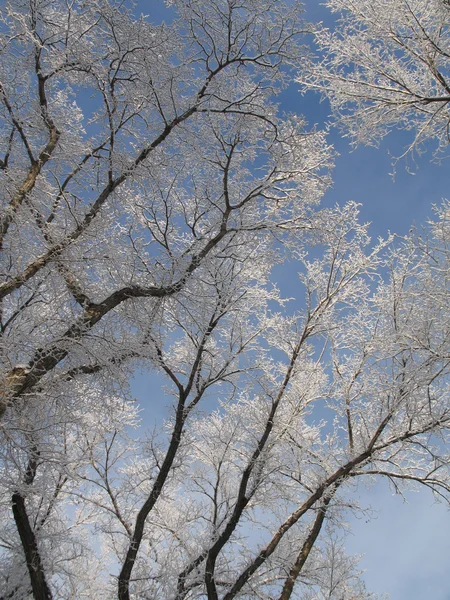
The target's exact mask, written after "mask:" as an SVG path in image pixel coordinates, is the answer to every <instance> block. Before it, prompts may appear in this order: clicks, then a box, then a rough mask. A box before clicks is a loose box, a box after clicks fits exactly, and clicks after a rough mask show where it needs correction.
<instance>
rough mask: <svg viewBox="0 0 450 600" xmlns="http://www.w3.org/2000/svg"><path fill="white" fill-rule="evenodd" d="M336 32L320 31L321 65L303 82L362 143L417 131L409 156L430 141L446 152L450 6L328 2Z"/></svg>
mask: <svg viewBox="0 0 450 600" xmlns="http://www.w3.org/2000/svg"><path fill="white" fill-rule="evenodd" d="M326 4H327V6H328V7H329V8H330V9H331V10H333V11H335V12H336V13H337V14H338V16H339V18H338V21H337V23H336V27H335V30H334V31H330V30H328V29H326V28H324V27H318V28H317V30H316V32H315V39H316V42H317V44H318V48H319V50H320V53H321V56H322V57H323V58H322V59H321V62H320V64H319V65H315V66H314V68H313V69H312V70H311V71H310V72H309V74H307V75H304V74H301V75H300V78H301V80H302V82H303V83H304V84H305V86H306V87H308V88H312V89H315V90H318V91H320V92H321V93H322V94H323V95H324V96H326V97H327V98H329V100H330V102H331V106H332V109H333V112H334V114H335V117H336V120H337V122H338V123H340V124H341V125H343V127H344V129H345V131H347V132H348V133H349V135H350V136H351V137H352V138H353V140H355V141H356V142H367V143H376V142H377V141H378V140H379V139H380V138H381V137H383V136H385V135H386V134H387V133H388V132H389V131H390V130H391V129H394V128H400V129H404V130H406V131H411V132H412V135H411V136H410V140H411V141H410V143H409V145H408V146H407V147H406V149H405V154H406V153H407V152H409V151H412V150H419V149H420V146H421V145H422V144H424V143H425V142H429V141H431V143H432V144H433V143H434V144H435V145H436V146H437V147H436V154H437V155H439V157H442V156H445V155H447V154H448V144H449V124H450V110H449V106H450V26H449V20H450V17H449V11H450V7H449V6H448V4H447V3H446V2H443V1H442V0H391V1H389V2H386V1H385V0H374V1H372V0H329V1H328V2H326Z"/></svg>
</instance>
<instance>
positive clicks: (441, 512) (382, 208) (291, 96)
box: [133, 0, 450, 600]
mask: <svg viewBox="0 0 450 600" xmlns="http://www.w3.org/2000/svg"><path fill="white" fill-rule="evenodd" d="M305 4H306V13H305V18H307V19H309V20H311V21H319V20H322V21H325V22H326V23H327V24H329V25H330V26H332V19H331V18H330V15H329V13H328V11H327V9H325V8H324V7H323V6H321V5H320V4H319V3H318V2H317V1H316V0H306V2H305ZM137 12H143V13H145V14H149V15H150V19H151V20H152V19H154V20H156V21H159V20H161V19H162V18H165V17H164V16H165V15H166V14H167V13H165V9H164V6H163V2H162V0H141V1H140V2H139V3H138V5H137ZM168 19H169V20H170V16H169V15H168ZM281 100H282V106H281V108H282V109H283V110H286V111H289V112H296V113H298V114H302V115H304V116H305V117H306V118H307V120H308V121H309V123H310V124H311V125H312V124H317V125H318V127H320V128H323V127H325V126H326V124H327V123H328V122H329V121H330V118H329V112H330V111H329V106H328V105H327V103H325V102H323V103H322V104H320V103H319V98H318V96H317V95H315V94H313V93H309V94H306V95H301V94H299V91H298V88H297V87H296V86H295V85H292V86H291V87H290V88H289V90H288V91H287V92H285V93H283V95H282V98H281ZM409 140H410V138H409V135H408V134H406V133H405V132H403V133H402V132H393V133H391V134H390V135H389V136H388V137H387V138H386V139H385V140H383V142H382V143H381V144H380V147H379V148H378V149H377V148H368V147H358V148H356V149H352V148H351V147H350V145H349V142H348V140H347V139H344V138H343V137H342V135H341V134H340V132H339V131H338V130H337V129H335V128H333V127H330V130H329V141H330V143H332V144H333V145H334V147H335V149H336V151H337V152H338V153H339V156H338V158H337V160H336V168H335V171H334V176H333V179H334V186H333V189H331V190H330V191H329V192H327V194H326V196H325V198H324V203H325V204H327V205H333V204H336V203H339V204H342V203H344V202H346V201H348V200H354V201H356V202H358V203H361V204H362V206H361V219H362V221H364V222H370V223H371V226H370V233H371V235H372V237H373V238H376V237H378V236H380V235H381V236H386V234H387V232H388V231H391V232H396V233H398V234H400V235H403V234H406V233H407V232H408V231H409V229H410V228H411V225H412V224H414V223H415V224H416V225H418V226H420V224H422V223H424V222H425V221H426V219H427V218H428V217H431V216H432V213H433V211H432V205H433V204H440V203H441V201H442V199H443V198H445V197H446V196H447V195H448V194H447V189H448V163H447V164H446V163H445V162H444V164H443V165H436V164H433V163H431V162H430V161H431V158H432V156H431V153H426V154H425V155H423V156H421V157H418V158H417V164H415V165H414V164H412V163H411V161H409V163H406V162H404V161H403V162H402V161H401V162H400V163H399V164H398V165H397V169H396V176H395V179H394V178H393V177H392V175H390V173H391V172H392V158H391V155H390V154H389V152H390V153H391V154H392V155H399V154H401V152H402V148H403V147H404V146H405V145H406V144H407V143H408V141H409ZM407 166H409V167H410V168H413V169H414V172H415V174H414V175H412V174H410V173H409V172H408V171H407V170H406V167H407ZM284 275H285V276H286V280H288V279H290V278H292V275H293V274H292V273H288V272H286V273H284ZM158 388H159V386H158V384H157V380H156V378H155V377H153V376H152V377H148V376H146V377H142V376H139V377H137V378H136V381H135V385H134V386H133V389H134V392H135V393H136V395H137V396H139V397H140V398H141V399H142V400H143V401H144V403H145V402H148V401H149V396H150V397H153V402H152V405H153V410H152V413H153V414H154V415H155V416H156V415H157V416H156V418H157V419H158V418H161V415H162V413H163V409H162V406H163V405H164V404H167V403H168V402H169V399H166V400H163V399H162V398H161V392H160V391H159V389H158ZM359 495H360V501H361V505H362V506H364V507H369V506H371V507H372V508H373V509H374V511H375V513H374V517H373V518H372V519H370V520H369V519H367V518H364V517H362V518H360V519H355V518H349V521H350V529H351V534H350V535H349V537H348V540H347V543H346V545H347V548H348V551H349V552H350V553H356V554H365V557H364V558H363V560H362V562H361V567H362V568H364V569H366V572H365V575H364V578H365V580H366V582H367V586H368V588H369V589H370V590H371V591H373V592H383V591H385V592H388V593H389V594H390V598H391V600H450V587H449V586H448V575H447V573H448V557H449V556H450V513H449V511H448V509H447V508H446V507H445V506H443V505H442V504H441V505H439V504H435V503H434V500H433V497H432V496H431V494H430V493H428V492H427V491H426V490H423V491H421V492H419V493H409V494H407V495H406V500H407V503H405V500H404V499H402V498H401V497H398V496H393V493H392V491H390V490H389V488H388V486H387V484H385V483H379V484H377V485H376V486H375V487H373V488H371V489H370V490H367V489H365V488H363V487H361V488H360V490H359Z"/></svg>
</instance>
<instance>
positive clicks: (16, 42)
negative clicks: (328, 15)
mask: <svg viewBox="0 0 450 600" xmlns="http://www.w3.org/2000/svg"><path fill="white" fill-rule="evenodd" d="M168 4H170V6H171V7H172V9H173V10H174V14H175V18H174V19H173V21H170V23H165V22H160V23H152V21H151V19H150V18H144V17H138V16H137V15H136V14H135V12H134V10H133V7H132V6H128V7H127V6H126V5H124V4H123V3H121V2H117V3H115V2H114V1H112V0H94V1H92V2H89V3H85V2H84V1H77V0H74V1H73V2H70V3H68V2H62V1H61V2H60V1H59V0H58V1H51V2H49V1H47V0H26V1H25V0H14V1H13V0H11V1H10V2H6V3H5V4H4V6H3V7H2V9H1V13H0V15H1V17H0V22H1V25H0V44H1V45H0V47H1V53H0V178H1V190H2V194H1V214H0V265H1V267H0V268H1V274H0V340H1V341H0V352H1V358H0V382H1V383H0V418H1V429H0V436H1V445H0V448H1V450H0V479H1V487H0V497H1V503H0V511H1V528H0V544H1V550H0V597H1V598H5V599H6V598H8V599H13V600H24V599H28V598H34V599H35V600H51V599H54V600H56V599H61V600H62V599H64V600H66V599H67V600H76V599H77V600H78V599H81V598H89V599H92V600H95V599H98V600H105V599H114V598H116V599H118V600H131V599H135V600H138V599H139V600H141V599H142V600H144V599H150V598H152V599H164V600H169V599H170V600H184V599H186V600H189V599H207V600H219V598H220V600H231V599H232V598H243V599H244V598H248V599H249V600H250V599H254V598H259V599H267V600H269V599H270V600H273V599H277V600H288V599H289V598H303V599H307V600H322V599H324V600H325V598H327V599H328V600H333V599H334V600H369V599H374V598H375V596H374V595H373V594H371V593H370V592H369V591H367V590H366V588H365V586H364V584H363V582H362V580H361V578H360V572H359V569H358V565H357V562H358V561H357V560H356V559H354V558H353V557H349V556H347V555H346V553H345V551H344V547H343V542H342V535H343V530H344V527H343V522H344V521H345V514H346V511H348V510H353V511H355V512H357V511H358V507H357V505H356V503H353V502H352V500H351V498H352V490H353V489H354V487H355V482H357V481H359V480H362V481H363V482H367V483H370V482H373V481H374V480H375V479H376V478H386V479H388V480H389V482H390V483H391V485H392V486H393V488H394V489H395V490H397V491H401V490H402V489H405V488H409V487H420V486H425V487H427V488H429V489H431V490H432V491H433V493H434V494H435V496H436V497H437V498H439V499H441V500H442V501H445V502H448V501H449V499H450V476H449V475H450V474H449V470H448V466H449V455H448V449H447V442H448V439H447V438H448V434H449V427H450V403H449V388H448V375H449V368H450V303H449V290H448V278H449V272H450V270H449V266H450V265H449V261H450V251H449V244H450V228H449V225H448V222H449V214H450V206H449V205H447V204H443V205H442V206H441V207H440V208H438V209H437V210H436V215H435V219H434V221H433V222H431V223H429V224H428V225H426V226H425V229H424V230H423V231H422V232H421V233H419V232H416V231H412V232H411V234H410V235H409V236H407V237H405V238H401V239H400V238H395V236H391V237H389V238H388V239H386V240H378V241H377V242H375V243H374V242H372V241H371V240H370V238H369V235H368V226H367V225H365V224H361V223H360V222H359V217H358V205H357V204H355V203H354V202H348V203H347V204H345V205H343V206H334V207H331V208H330V207H322V206H321V205H320V201H321V198H322V196H323V194H324V192H325V191H326V190H327V189H328V188H329V186H330V185H331V176H330V171H331V168H332V166H333V159H334V151H333V148H332V147H331V146H330V145H329V144H328V143H327V139H326V133H325V132H324V131H321V130H319V129H318V128H315V127H310V126H308V124H307V123H306V122H305V120H304V119H303V118H302V117H301V116H300V115H297V114H295V115H286V114H283V112H282V111H281V110H280V107H279V106H278V104H277V96H278V95H279V94H280V93H281V92H282V91H283V90H284V89H285V88H286V86H288V85H291V84H292V82H293V81H294V80H297V81H299V82H300V85H302V86H303V89H305V88H314V89H316V90H320V91H321V92H322V93H323V94H325V95H326V96H327V97H328V98H329V99H330V101H331V105H332V108H333V109H334V111H335V117H336V119H337V121H338V122H339V123H341V124H342V125H343V127H344V128H346V131H347V132H349V133H350V135H352V136H355V137H356V139H357V140H360V141H368V142H373V141H374V140H376V139H378V138H379V137H380V136H383V135H385V133H387V131H389V130H390V129H391V128H393V127H401V128H405V129H407V130H413V131H414V141H413V142H412V145H411V147H410V148H409V150H411V149H414V148H418V147H419V146H420V144H421V143H422V142H424V141H426V140H428V139H432V140H436V141H437V144H438V147H439V150H442V151H443V152H445V151H446V150H447V144H448V126H449V116H448V115H449V113H448V106H449V101H450V93H449V88H448V85H450V81H449V77H450V75H449V71H448V68H449V67H448V65H449V56H450V54H449V53H450V48H449V43H450V42H449V39H450V38H449V25H448V23H449V9H448V6H447V3H446V2H443V1H442V0H439V1H438V0H433V1H428V2H424V1H423V0H408V1H407V0H377V1H372V2H370V3H369V2H366V1H365V0H329V1H328V3H327V4H328V6H329V7H330V8H331V9H333V10H339V11H344V12H343V16H342V18H341V19H340V20H338V21H337V23H336V28H335V31H333V32H330V31H328V30H326V29H325V28H324V27H323V26H313V25H310V24H308V23H306V22H304V21H303V15H302V10H301V5H300V4H299V3H296V2H288V3H286V4H284V3H283V2H281V1H278V0H270V1H268V0H241V1H238V0H208V1H206V0H173V1H172V2H170V3H168ZM311 33H314V35H315V40H316V43H317V44H318V47H319V50H320V57H319V58H317V57H314V53H313V52H312V51H311V50H310V49H309V48H308V46H307V42H308V41H309V39H310V38H309V37H308V36H309V35H310V34H311ZM287 261H290V262H291V263H294V264H295V265H296V270H297V271H298V272H299V286H300V288H301V290H302V293H301V295H300V296H299V297H298V298H297V299H296V300H295V307H294V308H293V309H292V308H290V307H291V306H292V303H291V304H290V305H289V306H288V305H287V300H286V299H284V298H283V297H282V295H281V294H280V291H279V290H278V288H277V286H276V285H274V282H273V280H272V279H271V274H272V271H273V268H274V266H275V265H279V266H280V265H284V264H286V263H287ZM136 372H152V373H154V374H157V375H158V377H160V378H161V379H163V380H164V382H165V383H164V385H165V392H166V395H167V398H170V399H171V410H170V414H169V417H168V418H167V419H166V420H165V421H164V423H160V422H158V420H157V419H154V420H153V421H152V413H153V411H155V402H156V400H155V398H154V397H152V393H149V398H148V401H147V402H145V403H143V404H142V406H141V405H139V404H138V403H137V402H136V401H135V400H134V399H133V397H132V394H131V392H130V389H129V385H130V378H131V377H132V376H133V374H134V373H136ZM151 426H153V429H152V428H151Z"/></svg>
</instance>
